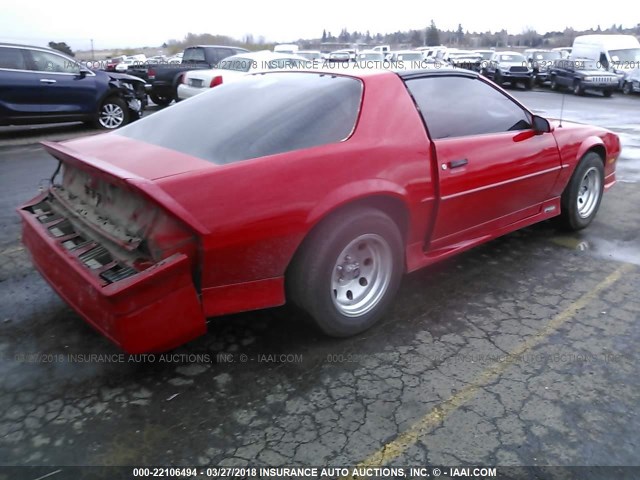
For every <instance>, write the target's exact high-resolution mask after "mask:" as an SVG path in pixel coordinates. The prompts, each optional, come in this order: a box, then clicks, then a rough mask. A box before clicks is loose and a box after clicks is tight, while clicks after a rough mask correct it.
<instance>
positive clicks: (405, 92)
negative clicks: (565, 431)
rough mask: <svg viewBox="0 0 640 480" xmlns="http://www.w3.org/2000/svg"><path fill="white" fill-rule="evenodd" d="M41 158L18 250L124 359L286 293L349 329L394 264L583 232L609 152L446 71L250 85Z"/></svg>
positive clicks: (582, 130) (475, 80) (587, 132)
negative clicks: (540, 234)
mask: <svg viewBox="0 0 640 480" xmlns="http://www.w3.org/2000/svg"><path fill="white" fill-rule="evenodd" d="M44 147H45V148H46V149H47V151H48V152H49V153H51V155H53V156H54V157H55V158H56V159H57V160H58V161H59V165H58V170H56V172H55V174H54V175H53V177H52V179H51V186H50V188H49V189H48V190H47V191H46V192H44V193H42V194H41V195H39V196H38V197H36V198H34V199H33V200H32V201H30V202H28V203H27V204H26V205H24V206H22V207H21V208H20V209H19V211H20V214H21V215H22V220H23V240H24V243H25V245H26V246H27V248H28V249H29V250H30V252H31V254H32V257H33V261H34V263H35V265H36V266H37V268H38V269H39V270H40V272H41V273H42V275H43V276H44V277H45V278H46V279H47V280H48V281H49V283H50V284H51V285H52V286H53V288H55V289H56V290H57V292H58V293H59V294H60V295H61V296H62V297H63V298H64V299H65V300H66V301H67V302H68V303H69V304H70V305H71V306H73V308H74V309H75V310H77V311H78V312H79V313H80V314H81V315H82V316H83V317H84V318H85V319H86V320H87V321H88V322H89V323H90V324H91V325H93V326H94V327H95V328H97V329H98V330H99V331H100V332H102V333H103V334H104V335H106V336H107V337H109V338H110V339H111V340H113V341H114V342H115V343H117V344H118V345H119V346H120V347H121V348H122V349H124V350H125V351H127V352H131V353H140V352H148V351H162V350H166V349H171V348H173V347H176V346H178V345H180V344H182V343H184V342H187V341H189V340H191V339H193V338H195V337H197V336H199V335H202V334H204V333H205V331H206V319H207V317H213V316H216V315H224V314H229V313H233V312H241V311H247V310H253V309H260V308H266V307H273V306H276V305H281V304H283V303H285V301H287V300H289V301H292V302H295V303H296V304H297V305H298V306H300V307H301V308H302V309H304V310H306V311H307V312H308V313H309V314H310V315H311V317H313V318H314V319H315V321H316V322H317V324H318V326H319V327H320V328H321V329H322V330H323V331H324V332H326V333H327V334H329V335H335V336H348V335H353V334H357V333H359V332H362V331H363V330H365V329H367V328H369V327H370V326H371V325H373V324H374V323H375V322H376V321H377V320H378V319H379V318H380V317H381V316H382V315H383V313H384V310H385V308H386V307H387V306H388V305H389V303H390V301H391V299H392V297H393V295H394V292H395V291H396V289H397V288H398V285H399V283H400V278H401V276H402V274H403V273H404V272H410V271H413V270H416V269H418V268H421V267H424V266H426V265H429V264H432V263H434V262H437V261H439V260H442V259H444V258H447V257H450V256H451V255H455V254H457V253H459V252H462V251H464V250H467V249H469V248H471V247H473V246H475V245H478V244H480V243H483V242H486V241H488V240H491V239H493V238H496V237H498V236H500V235H504V234H506V233H508V232H511V231H513V230H516V229H519V228H522V227H525V226H527V225H530V224H533V223H535V222H539V221H541V220H545V219H548V218H551V217H555V216H558V217H559V220H560V221H561V222H562V223H563V224H564V225H565V226H566V227H568V228H571V229H580V228H584V227H586V226H587V225H588V224H589V223H590V222H591V221H592V220H593V218H594V216H595V215H596V212H597V211H598V207H599V205H600V201H601V199H602V193H603V190H606V189H608V188H609V187H611V186H612V185H613V184H614V183H615V162H616V159H617V157H618V155H619V153H620V142H619V139H618V137H617V136H616V135H615V134H613V133H611V132H609V131H607V130H604V129H602V128H596V127H592V126H587V125H577V124H572V123H570V122H566V121H565V122H563V123H562V125H559V124H558V123H557V122H555V121H551V122H550V121H548V120H546V119H544V118H541V117H539V116H537V115H534V114H533V113H531V112H530V111H529V110H527V108H526V107H524V106H523V105H521V104H520V103H519V102H518V101H516V100H515V99H514V98H512V97H511V96H509V95H508V94H507V93H506V92H504V91H503V90H502V89H500V88H499V87H497V86H495V85H494V84H492V83H491V82H489V81H487V80H486V79H484V78H483V77H481V76H479V75H477V74H475V73H472V72H466V71H462V70H452V71H440V70H438V71H421V72H403V73H394V72H358V73H357V74H353V75H351V74H342V73H341V74H335V73H327V72H278V73H267V74H259V75H254V76H249V77H247V78H245V79H244V80H242V81H239V82H236V83H232V84H229V85H222V86H220V87H218V88H214V89H211V91H209V92H207V93H205V94H203V95H198V96H197V97H195V98H193V99H190V100H187V101H185V102H181V103H180V104H178V105H176V106H173V107H171V108H168V109H166V110H163V111H161V112H159V113H156V114H154V115H152V116H150V117H148V118H145V119H142V120H141V121H138V122H135V123H133V124H131V125H129V126H126V127H124V128H122V129H120V130H118V131H117V132H112V133H108V134H104V135H97V136H94V137H85V138H81V139H77V140H73V141H67V142H63V143H44Z"/></svg>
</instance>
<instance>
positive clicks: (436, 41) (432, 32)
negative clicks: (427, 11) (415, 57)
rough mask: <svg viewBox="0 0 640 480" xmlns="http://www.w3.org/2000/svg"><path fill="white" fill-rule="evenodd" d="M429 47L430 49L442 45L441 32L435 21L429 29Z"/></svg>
mask: <svg viewBox="0 0 640 480" xmlns="http://www.w3.org/2000/svg"><path fill="white" fill-rule="evenodd" d="M427 45H428V46H430V47H433V46H436V45H440V31H439V30H438V27H436V22H434V21H433V20H431V25H429V28H427Z"/></svg>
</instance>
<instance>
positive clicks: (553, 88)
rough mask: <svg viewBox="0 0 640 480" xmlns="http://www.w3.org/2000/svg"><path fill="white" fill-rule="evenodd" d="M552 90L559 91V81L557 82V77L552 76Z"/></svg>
mask: <svg viewBox="0 0 640 480" xmlns="http://www.w3.org/2000/svg"><path fill="white" fill-rule="evenodd" d="M549 86H550V87H551V90H554V91H558V82H556V77H551V84H550V85H549Z"/></svg>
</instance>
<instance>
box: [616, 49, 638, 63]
mask: <svg viewBox="0 0 640 480" xmlns="http://www.w3.org/2000/svg"><path fill="white" fill-rule="evenodd" d="M609 55H610V56H611V60H613V61H614V62H640V48H625V49H623V50H609ZM616 57H617V58H616Z"/></svg>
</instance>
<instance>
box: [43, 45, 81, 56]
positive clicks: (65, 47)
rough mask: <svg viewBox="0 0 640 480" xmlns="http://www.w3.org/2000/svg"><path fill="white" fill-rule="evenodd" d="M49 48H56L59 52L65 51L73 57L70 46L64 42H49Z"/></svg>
mask: <svg viewBox="0 0 640 480" xmlns="http://www.w3.org/2000/svg"><path fill="white" fill-rule="evenodd" d="M49 48H53V49H54V50H58V51H59V52H62V53H66V54H67V55H69V56H70V57H75V56H76V55H75V53H73V50H71V47H70V46H69V45H67V43H66V42H49Z"/></svg>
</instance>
